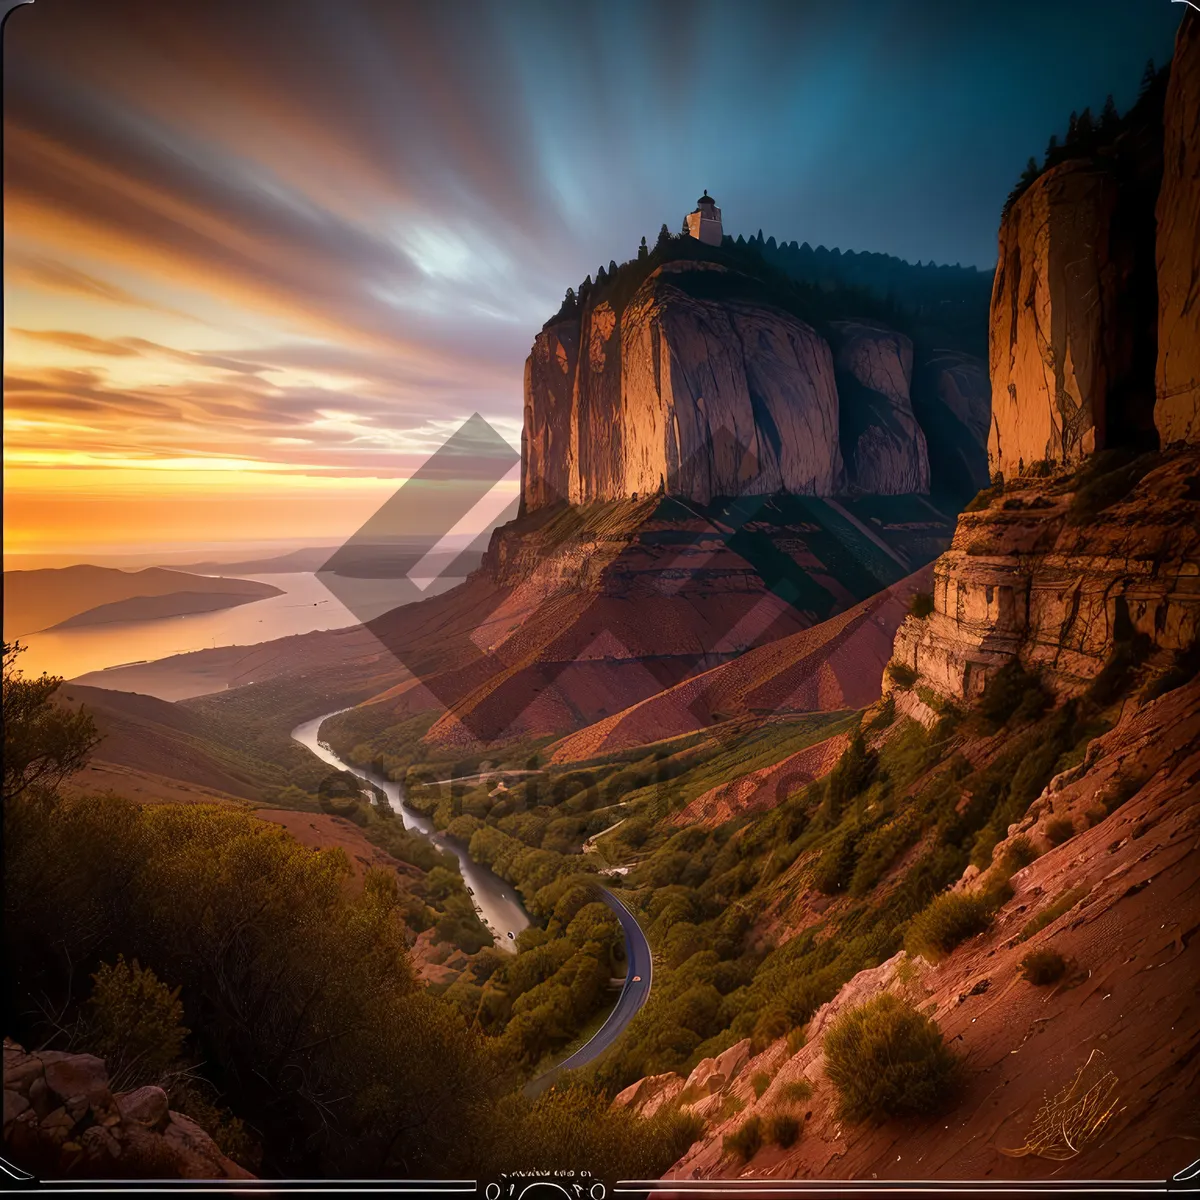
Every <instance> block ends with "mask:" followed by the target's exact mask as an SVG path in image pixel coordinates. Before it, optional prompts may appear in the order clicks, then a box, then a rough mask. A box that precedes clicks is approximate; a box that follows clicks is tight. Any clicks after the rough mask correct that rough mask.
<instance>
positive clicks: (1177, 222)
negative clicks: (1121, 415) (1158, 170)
mask: <svg viewBox="0 0 1200 1200" xmlns="http://www.w3.org/2000/svg"><path fill="white" fill-rule="evenodd" d="M1156 215H1157V218H1158V247H1157V265H1158V370H1157V372H1156V378H1155V393H1156V401H1155V406H1154V422H1155V425H1156V426H1157V428H1158V432H1159V437H1160V438H1161V439H1162V443H1163V445H1170V444H1171V443H1173V442H1177V441H1187V442H1196V441H1200V236H1197V230H1200V14H1197V13H1194V12H1185V13H1184V17H1183V21H1182V23H1181V24H1180V26H1179V34H1178V36H1177V38H1176V42H1175V57H1174V58H1173V59H1172V62H1171V80H1170V83H1169V85H1168V88H1167V99H1166V107H1165V110H1164V116H1163V179H1162V189H1161V191H1160V192H1159V196H1158V207H1157V210H1156Z"/></svg>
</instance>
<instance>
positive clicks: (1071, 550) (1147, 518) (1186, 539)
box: [893, 449, 1200, 701]
mask: <svg viewBox="0 0 1200 1200" xmlns="http://www.w3.org/2000/svg"><path fill="white" fill-rule="evenodd" d="M1102 465H1103V464H1102V463H1098V464H1096V465H1095V466H1094V467H1092V468H1091V470H1083V471H1080V472H1077V473H1076V474H1074V475H1063V476H1059V477H1057V478H1055V477H1048V478H1044V479H1035V478H1030V477H1028V476H1027V477H1025V478H1022V479H1019V480H1017V481H1015V482H1014V483H1013V484H1011V485H1009V486H1008V487H1007V488H1005V489H1004V490H1003V491H998V492H997V494H996V495H995V496H994V497H993V498H992V500H991V502H990V504H989V505H988V506H987V507H986V508H983V509H982V510H981V511H975V512H966V513H963V514H962V516H960V517H959V520H958V528H957V529H956V530H955V534H954V541H953V543H952V544H951V547H950V549H949V550H948V551H947V552H946V553H945V554H943V555H942V556H941V557H940V558H938V559H937V561H936V562H935V563H934V567H933V605H934V609H933V612H931V613H930V614H929V615H928V616H926V617H915V616H910V617H908V618H907V619H906V620H905V622H904V624H903V625H901V627H900V629H899V631H898V632H897V635H896V645H895V650H894V652H893V659H894V661H895V662H897V663H900V664H903V665H904V666H906V667H908V668H909V669H910V670H911V671H913V672H914V673H915V675H916V676H917V678H918V679H919V681H920V682H921V684H922V685H925V686H928V687H929V688H931V689H933V691H934V692H936V693H937V694H938V695H940V696H942V697H946V698H949V699H951V700H954V701H963V700H969V699H971V698H973V697H975V696H977V695H978V694H979V693H980V692H981V691H982V690H983V688H984V685H985V683H986V681H987V679H988V678H989V677H990V676H991V675H992V674H994V673H995V671H996V669H998V668H999V667H1001V666H1003V665H1004V664H1005V663H1006V662H1008V661H1010V660H1012V659H1013V658H1019V659H1020V660H1021V662H1022V663H1023V664H1024V665H1025V666H1026V667H1028V668H1030V669H1041V670H1043V672H1044V674H1045V677H1046V680H1047V682H1048V683H1050V685H1051V686H1052V687H1053V688H1054V690H1055V691H1056V692H1059V693H1064V694H1071V693H1075V692H1078V691H1079V690H1081V689H1082V688H1083V687H1084V686H1085V685H1086V684H1087V683H1088V682H1090V681H1091V680H1092V679H1094V678H1095V677H1096V676H1097V675H1098V674H1099V673H1100V671H1101V670H1102V669H1103V668H1104V666H1105V664H1106V662H1107V661H1108V660H1109V658H1110V656H1111V655H1112V653H1113V650H1114V648H1115V647H1116V645H1117V644H1118V642H1122V643H1125V644H1132V642H1133V639H1134V638H1136V637H1137V636H1138V635H1143V637H1144V638H1145V644H1146V646H1147V647H1154V648H1158V649H1161V650H1169V651H1174V650H1182V649H1184V648H1185V647H1187V646H1188V645H1189V644H1190V643H1191V642H1192V641H1193V640H1194V639H1195V638H1196V636H1197V634H1198V633H1200V494H1197V491H1196V486H1195V481H1196V477H1197V472H1198V471H1200V453H1197V452H1196V451H1195V450H1192V449H1186V450H1179V451H1176V452H1174V453H1171V454H1168V455H1166V456H1164V457H1163V458H1162V459H1160V460H1156V465H1155V466H1154V468H1153V469H1152V470H1148V471H1147V472H1146V474H1145V475H1144V476H1143V477H1142V478H1141V479H1140V481H1138V482H1137V484H1136V486H1133V487H1132V488H1130V490H1128V494H1126V495H1124V496H1123V497H1121V498H1120V499H1118V500H1115V501H1114V502H1113V503H1111V504H1110V505H1107V506H1106V507H1104V508H1102V509H1100V510H1099V511H1093V510H1092V505H1093V504H1094V503H1095V497H1096V496H1097V495H1098V494H1102V493H1103V491H1104V490H1106V489H1107V490H1110V491H1111V490H1112V489H1118V488H1121V487H1127V486H1128V485H1129V482H1130V471H1131V469H1132V470H1136V469H1137V468H1136V467H1135V468H1131V466H1130V464H1128V463H1127V464H1125V465H1124V466H1118V467H1116V468H1115V469H1114V470H1112V471H1108V472H1105V471H1103V470H1101V469H1100V468H1101V467H1102ZM1143 465H1145V464H1143ZM893 686H894V685H893Z"/></svg>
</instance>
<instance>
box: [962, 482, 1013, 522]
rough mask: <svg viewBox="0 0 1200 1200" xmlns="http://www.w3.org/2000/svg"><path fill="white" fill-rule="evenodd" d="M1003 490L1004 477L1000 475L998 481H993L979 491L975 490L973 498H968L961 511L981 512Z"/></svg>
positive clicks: (989, 505)
mask: <svg viewBox="0 0 1200 1200" xmlns="http://www.w3.org/2000/svg"><path fill="white" fill-rule="evenodd" d="M1003 491H1004V477H1003V476H1001V477H1000V479H999V481H998V482H996V483H993V484H992V486H991V487H986V488H984V489H983V490H982V491H980V492H976V493H975V496H974V498H973V499H971V500H968V501H967V503H966V506H965V507H964V508H963V512H969V513H973V512H983V510H984V509H985V508H990V507H991V505H992V501H993V500H995V499H996V497H997V496H999V495H1001V493H1003Z"/></svg>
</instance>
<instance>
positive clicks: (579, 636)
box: [370, 497, 948, 746]
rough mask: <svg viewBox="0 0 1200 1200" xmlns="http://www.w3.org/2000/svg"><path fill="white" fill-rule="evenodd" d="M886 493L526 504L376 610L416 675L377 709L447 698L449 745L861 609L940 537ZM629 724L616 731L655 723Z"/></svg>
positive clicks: (436, 737) (597, 714) (580, 712)
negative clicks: (437, 572) (452, 583)
mask: <svg viewBox="0 0 1200 1200" xmlns="http://www.w3.org/2000/svg"><path fill="white" fill-rule="evenodd" d="M881 503H882V501H876V500H874V499H873V498H869V497H868V498H862V499H861V500H858V501H851V500H847V501H846V502H845V503H838V502H833V501H825V500H821V499H818V498H815V497H791V498H785V497H779V498H775V499H771V500H765V499H756V500H753V501H748V502H747V503H746V505H745V506H744V507H742V508H740V509H739V507H738V506H737V505H724V506H722V505H718V506H715V507H713V508H711V509H707V510H704V511H699V510H697V509H696V508H694V507H691V506H686V505H683V504H681V503H679V502H677V501H674V500H670V499H668V500H660V499H659V498H657V497H651V498H650V499H648V500H640V501H638V502H637V503H636V504H634V503H630V502H615V501H614V502H610V503H608V504H605V505H599V504H597V505H591V506H588V507H581V508H574V509H567V508H564V507H562V506H555V507H547V508H545V509H542V510H538V511H535V512H533V513H529V514H527V515H526V516H525V517H524V518H522V519H521V520H519V521H517V522H514V523H513V524H511V525H508V526H505V527H503V528H501V529H499V530H497V531H496V532H495V534H494V535H493V537H492V541H491V544H490V546H489V548H488V551H487V554H486V556H485V561H484V566H483V568H482V569H481V571H480V572H479V573H478V575H477V576H476V577H473V578H472V580H471V581H469V582H468V584H467V585H466V586H465V587H463V588H460V589H457V590H456V591H455V592H452V593H447V595H446V596H444V597H437V598H436V599H434V600H432V601H428V602H425V603H423V604H419V605H414V606H412V607H411V608H406V609H403V610H401V612H400V613H399V614H397V615H396V617H395V618H394V619H388V620H386V621H381V622H377V623H376V625H375V626H374V627H373V628H375V631H376V634H377V636H379V637H380V638H381V640H383V641H384V643H385V644H386V645H388V646H389V647H390V648H391V649H392V651H393V653H394V654H395V656H396V658H397V659H398V660H399V661H400V662H401V663H403V664H405V666H406V667H407V669H408V670H409V671H410V672H411V673H412V675H413V676H415V677H416V679H415V680H413V681H410V682H406V683H403V684H401V685H399V686H398V687H397V688H395V689H392V690H390V691H389V692H388V693H386V694H384V695H381V696H379V697H378V698H377V700H376V702H375V703H373V705H372V706H371V707H372V708H373V709H374V710H375V711H374V712H373V713H372V714H371V716H370V720H371V721H372V722H377V721H379V720H382V719H383V716H382V713H383V712H384V711H385V710H386V711H387V712H389V713H390V714H391V715H392V716H393V717H394V718H395V719H397V720H399V719H402V718H403V717H404V716H405V715H412V714H414V713H418V712H422V711H428V710H429V709H431V708H437V707H444V708H445V709H446V711H445V713H444V714H443V715H441V716H440V717H438V719H437V720H436V722H435V723H434V725H433V726H432V728H431V729H430V730H429V732H428V734H427V735H426V736H427V741H429V742H431V743H434V744H438V745H442V746H453V745H465V744H467V743H469V742H474V741H483V742H494V741H499V740H505V739H512V738H528V737H540V736H545V735H546V734H565V733H569V732H571V731H573V730H577V729H580V728H582V727H585V726H590V725H592V724H594V723H595V722H604V721H607V720H608V719H609V718H612V717H614V716H615V715H616V714H618V713H622V712H623V711H624V710H627V709H629V708H630V706H632V705H637V704H638V703H640V702H641V701H644V700H647V699H648V698H650V697H653V696H656V695H657V694H658V693H660V692H662V691H663V689H669V688H672V687H674V685H676V684H678V683H680V682H681V681H683V680H684V679H687V678H689V677H691V676H693V675H696V674H698V673H700V672H703V671H706V670H708V669H710V668H712V667H714V666H717V665H719V664H720V663H722V662H726V661H729V660H732V659H734V658H736V657H737V656H739V655H741V654H744V652H745V651H747V650H749V649H751V648H753V647H755V646H768V645H770V644H774V643H778V642H779V640H780V639H785V638H787V637H788V636H789V635H791V634H794V633H798V632H799V631H800V630H804V629H809V628H810V627H812V626H816V625H820V624H821V623H822V622H824V621H827V620H828V619H829V618H831V617H836V616H837V615H838V614H839V613H842V612H845V611H846V610H848V609H853V608H854V607H855V606H856V605H857V604H859V603H861V601H862V600H863V598H865V597H870V596H873V595H875V594H876V593H878V592H880V591H881V589H883V588H886V587H889V586H891V585H892V584H894V583H897V582H898V581H899V580H900V579H902V578H904V577H905V576H907V575H909V574H910V573H911V572H912V571H913V570H914V569H915V568H917V567H919V566H920V565H921V564H923V563H925V562H928V561H929V559H930V558H931V557H932V556H933V555H934V554H935V553H936V552H937V550H939V549H940V548H941V547H942V546H944V544H945V543H944V542H943V541H942V540H941V539H942V538H944V537H945V535H946V533H947V531H948V522H947V521H946V519H945V518H944V517H943V516H942V515H941V514H940V513H939V512H938V511H937V510H936V509H934V508H933V507H931V506H930V505H929V504H928V503H927V502H925V501H918V500H916V499H915V498H912V499H910V500H908V501H907V502H904V503H898V504H896V505H895V507H894V511H893V512H892V514H891V515H890V517H888V518H887V519H885V518H884V517H882V516H876V515H875V510H876V507H877V506H878V505H879V504H881ZM893 608H894V609H895V611H892V610H888V611H889V613H890V620H891V621H892V622H893V625H894V622H895V621H896V620H898V619H899V615H900V611H902V604H901V602H897V603H896V604H895V605H893ZM872 628H875V626H874V625H872ZM889 636H890V635H889V634H885V635H884V637H883V638H882V639H881V640H880V641H881V645H880V652H882V644H883V642H885V641H887V639H888V637H889ZM818 642H819V643H820V644H822V645H823V644H824V641H823V640H822V639H820V638H818ZM834 648H835V647H834V646H830V647H829V649H830V650H831V651H832V650H833V649H834ZM869 673H870V674H871V675H872V676H873V677H872V678H871V679H870V682H869V684H867V685H866V688H867V690H870V689H871V688H874V687H875V686H876V683H877V679H876V678H875V677H874V672H869ZM859 674H861V672H859V673H857V674H856V673H855V671H854V669H853V666H852V664H850V663H849V662H848V661H847V662H846V663H844V664H843V667H842V668H840V669H839V673H838V674H836V675H835V677H834V679H833V681H832V683H829V684H828V685H827V686H826V687H825V693H823V696H825V697H826V698H830V699H835V700H836V699H837V696H838V689H839V687H845V688H846V689H848V690H849V691H850V692H852V693H853V694H854V695H855V696H856V697H858V696H860V695H865V694H866V693H865V692H864V688H863V686H862V685H861V684H860V683H859V682H857V680H858V675H859ZM839 678H840V679H841V683H840V684H839V683H838V679H839ZM417 680H419V682H417ZM799 686H800V684H799V681H798V680H797V681H796V682H794V684H793V688H794V689H796V688H799ZM810 690H811V689H810ZM807 707H812V705H811V704H810V705H808V706H807ZM647 716H648V717H649V714H647ZM653 724H654V722H653V719H650V720H649V724H648V726H647V730H649V729H650V728H651V727H652V726H653ZM636 725H637V721H636V720H635V721H631V722H628V723H627V724H626V725H625V726H624V732H623V733H622V734H621V735H620V736H621V737H625V736H637V737H643V738H644V737H647V736H650V735H649V733H648V731H643V732H642V733H640V734H637V733H634V732H631V731H633V730H634V729H635V726H636Z"/></svg>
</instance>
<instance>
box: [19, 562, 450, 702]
mask: <svg viewBox="0 0 1200 1200" xmlns="http://www.w3.org/2000/svg"><path fill="white" fill-rule="evenodd" d="M237 578H239V579H255V580H258V581H260V582H262V583H269V584H272V585H273V586H274V587H277V588H280V589H281V590H282V591H283V595H281V596H270V597H268V598H267V599H265V600H255V601H254V602H253V603H251V604H240V605H238V606H237V607H236V608H226V609H222V610H221V611H220V612H207V613H192V614H190V615H188V616H182V617H162V618H158V619H155V620H152V621H118V622H113V623H112V624H106V625H88V626H79V627H78V628H74V629H56V630H53V631H50V632H46V633H31V634H27V635H23V636H22V637H21V639H20V641H21V645H22V646H26V647H28V649H27V650H26V652H25V653H24V654H23V655H21V669H22V670H23V671H24V672H25V674H26V675H40V674H41V673H42V672H43V671H48V672H49V673H50V674H51V675H61V676H63V677H64V678H66V679H74V678H76V677H78V676H80V675H86V674H88V673H89V672H92V671H103V670H105V669H106V668H108V667H117V666H122V665H124V664H126V663H137V662H151V661H153V660H155V659H159V658H167V657H168V656H170V655H173V654H186V653H188V652H190V651H192V650H209V649H214V648H216V647H220V646H253V645H256V644H258V643H259V642H269V641H273V640H274V639H275V638H281V637H290V636H291V635H293V634H298V633H312V632H313V631H315V630H319V629H344V628H345V627H346V626H349V625H357V624H358V618H357V617H355V615H354V614H353V613H352V612H351V611H350V610H349V609H348V608H346V607H345V605H343V604H342V603H341V602H340V601H339V600H337V599H336V598H335V597H334V596H333V595H331V594H330V592H329V590H328V588H326V587H325V585H324V584H323V583H322V582H321V581H320V580H319V579H318V578H317V576H316V575H315V574H314V573H312V572H311V571H303V572H295V573H290V574H279V575H274V574H266V575H239V576H238V577H237ZM460 582H461V580H460V579H456V578H447V579H441V580H438V581H437V582H435V583H434V584H433V585H432V586H430V587H429V588H428V589H427V590H426V591H425V592H424V593H423V595H424V596H433V595H436V594H437V593H438V592H441V591H445V590H447V589H448V588H450V587H453V586H454V585H455V584H457V583H460ZM88 682H91V683H98V681H96V680H89V681H88ZM100 686H105V685H104V684H100ZM108 686H117V684H116V683H115V682H114V683H112V684H110V685H108Z"/></svg>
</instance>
